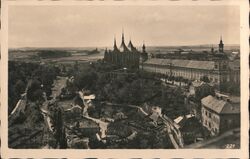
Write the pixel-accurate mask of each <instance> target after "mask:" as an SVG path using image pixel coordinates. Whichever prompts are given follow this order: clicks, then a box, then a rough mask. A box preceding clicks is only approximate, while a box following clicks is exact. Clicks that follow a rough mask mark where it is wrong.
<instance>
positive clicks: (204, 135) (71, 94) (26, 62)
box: [1, 2, 249, 157]
mask: <svg viewBox="0 0 250 159" xmlns="http://www.w3.org/2000/svg"><path fill="white" fill-rule="evenodd" d="M102 4H103V5H102ZM7 13H8V18H7V20H8V22H7V26H8V27H7V30H8V32H7V33H6V34H7V35H8V42H7V44H8V45H7V46H6V47H7V51H8V53H7V54H8V55H7V69H6V70H7V76H8V77H7V78H6V79H7V81H6V82H7V83H6V84H7V86H6V87H7V97H6V98H5V99H6V100H7V105H6V110H7V111H6V112H5V113H7V126H6V127H7V130H6V131H7V138H8V139H7V147H8V148H9V149H14V150H16V149H47V150H48V149H73V150H76V149H77V150H79V149H97V150H99V149H111V150H113V149H122V150H126V149H140V150H145V149H154V150H157V149H159V150H170V149H172V150H173V149H213V150H214V149H238V150H240V149H242V148H243V147H242V143H241V141H242V136H241V134H242V120H241V119H242V113H241V112H242V108H243V107H242V106H241V105H242V103H241V102H242V100H241V99H242V98H241V95H242V92H241V87H242V85H241V78H242V76H241V72H242V67H241V66H242V65H241V61H242V60H241V59H242V54H243V53H244V54H247V55H248V52H242V46H241V45H242V44H241V42H242V41H241V18H240V17H241V7H240V5H232V4H230V5H229V4H228V5H227V4H226V3H224V4H223V5H210V4H206V5H145V4H144V5H143V3H140V4H138V3H136V5H134V4H133V3H130V4H129V5H122V4H120V3H118V4H110V3H104V2H103V3H101V4H98V5H96V3H93V4H91V3H88V5H60V4H59V5H44V4H43V5H30V4H29V5H20V4H19V5H8V10H7ZM1 56H2V57H3V55H1ZM244 57H245V56H244ZM247 84H248V83H247ZM246 88H249V87H248V85H247V87H246ZM3 106H4V105H2V107H3ZM4 107H5V106H4ZM244 107H245V108H243V110H244V111H246V110H247V108H246V107H247V106H246V105H245V106H244ZM246 119H247V120H246V122H248V121H249V119H248V118H246ZM245 133H246V132H245ZM244 140H245V139H244ZM247 140H248V139H247ZM197 157H198V156H197Z"/></svg>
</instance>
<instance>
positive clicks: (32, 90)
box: [27, 79, 43, 102]
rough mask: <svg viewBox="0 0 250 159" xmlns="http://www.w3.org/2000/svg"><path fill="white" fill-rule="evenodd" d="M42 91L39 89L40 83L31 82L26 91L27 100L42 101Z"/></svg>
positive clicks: (36, 81)
mask: <svg viewBox="0 0 250 159" xmlns="http://www.w3.org/2000/svg"><path fill="white" fill-rule="evenodd" d="M42 96H43V91H42V89H41V82H40V81H38V80H36V79H35V80H33V81H32V82H31V84H30V86H29V87H28V90H27V99H28V100H30V101H32V102H34V101H36V100H42V99H43V98H42Z"/></svg>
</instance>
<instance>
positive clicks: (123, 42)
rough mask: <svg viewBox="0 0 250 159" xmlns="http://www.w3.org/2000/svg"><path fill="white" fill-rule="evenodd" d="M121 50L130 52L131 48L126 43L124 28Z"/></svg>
mask: <svg viewBox="0 0 250 159" xmlns="http://www.w3.org/2000/svg"><path fill="white" fill-rule="evenodd" d="M120 51H121V52H128V51H129V49H128V48H127V46H126V45H125V40H124V32H123V30H122V43H121V46H120Z"/></svg>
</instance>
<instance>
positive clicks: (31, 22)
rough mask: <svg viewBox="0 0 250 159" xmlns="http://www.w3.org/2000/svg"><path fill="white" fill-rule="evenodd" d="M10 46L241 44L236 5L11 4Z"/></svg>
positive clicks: (238, 14) (238, 13) (238, 15)
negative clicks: (123, 40)
mask: <svg viewBox="0 0 250 159" xmlns="http://www.w3.org/2000/svg"><path fill="white" fill-rule="evenodd" d="M8 24H9V47H110V46H112V45H113V39H114V37H116V39H117V43H118V45H119V44H120V41H121V33H122V28H123V30H124V34H125V42H126V43H128V42H129V39H131V40H132V42H133V44H134V45H135V46H140V45H142V43H143V41H145V44H146V45H147V46H173V45H199V44H217V43H218V42H219V40H220V36H222V37H223V41H224V43H225V44H239V43H240V41H239V39H240V12H239V8H238V7H237V6H167V5H165V6H157V5H156V6H135V5H134V6H131V5H130V6H124V5H123V6H119V5H115V6H112V5H110V6H109V5H105V6H100V5H99V6H97V5H82V6H72V5H70V6H55V5H54V6H10V7H9V23H8Z"/></svg>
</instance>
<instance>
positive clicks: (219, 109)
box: [201, 95, 240, 114]
mask: <svg viewBox="0 0 250 159" xmlns="http://www.w3.org/2000/svg"><path fill="white" fill-rule="evenodd" d="M201 103H202V105H203V106H204V107H206V108H209V109H211V110H213V111H215V112H216V113H218V114H239V113H240V105H235V104H231V103H229V102H227V101H225V100H221V99H217V98H216V97H213V96H211V95H209V96H207V97H204V98H202V99H201Z"/></svg>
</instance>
